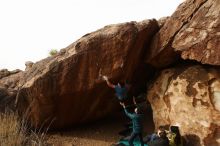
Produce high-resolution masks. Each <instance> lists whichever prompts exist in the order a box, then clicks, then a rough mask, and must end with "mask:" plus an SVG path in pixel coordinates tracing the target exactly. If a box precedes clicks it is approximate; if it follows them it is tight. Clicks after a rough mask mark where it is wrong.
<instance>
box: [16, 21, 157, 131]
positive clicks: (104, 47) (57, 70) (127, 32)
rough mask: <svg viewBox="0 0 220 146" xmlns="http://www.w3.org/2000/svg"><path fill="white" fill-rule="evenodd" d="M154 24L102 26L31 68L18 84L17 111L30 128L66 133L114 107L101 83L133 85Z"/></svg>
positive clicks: (105, 86) (109, 92)
mask: <svg viewBox="0 0 220 146" xmlns="http://www.w3.org/2000/svg"><path fill="white" fill-rule="evenodd" d="M158 29H159V27H158V24H157V22H156V20H146V21H142V22H139V23H136V22H130V23H123V24H117V25H110V26H106V27H104V28H102V29H100V30H97V31H96V32H93V33H90V34H86V35H85V36H83V37H82V38H81V39H79V40H78V41H76V42H75V43H73V44H71V45H70V46H68V47H67V48H65V49H62V51H60V52H59V53H58V54H57V55H55V56H52V57H49V58H46V59H44V60H42V61H40V62H37V63H35V64H33V65H32V67H31V68H29V69H28V70H26V71H25V73H24V75H23V80H22V81H21V82H20V88H21V89H20V91H19V94H18V107H19V110H20V112H21V113H25V112H26V110H28V113H29V114H28V115H29V116H28V118H29V120H30V122H31V124H32V125H33V126H34V127H40V126H41V125H42V124H44V125H48V124H49V123H50V122H51V121H52V125H51V128H64V127H68V126H74V125H76V124H81V123H84V122H89V121H92V120H95V119H98V118H101V117H104V116H106V115H108V114H109V113H112V111H114V110H116V109H117V108H118V103H117V102H118V101H117V100H116V99H115V98H114V94H113V91H112V90H111V89H109V88H108V87H107V85H106V83H105V82H104V81H103V80H102V79H101V75H107V76H108V77H109V78H110V80H111V81H118V80H119V79H128V80H132V77H133V73H134V71H135V70H136V68H137V65H138V64H139V63H140V61H141V60H143V57H144V56H143V55H144V49H143V48H144V46H145V47H146V45H148V44H149V42H150V40H151V38H152V36H153V35H154V34H155V33H156V31H158Z"/></svg>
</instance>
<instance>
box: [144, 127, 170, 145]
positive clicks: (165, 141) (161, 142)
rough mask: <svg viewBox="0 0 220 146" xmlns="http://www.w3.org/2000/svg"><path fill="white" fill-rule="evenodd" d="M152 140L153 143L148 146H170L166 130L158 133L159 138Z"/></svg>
mask: <svg viewBox="0 0 220 146" xmlns="http://www.w3.org/2000/svg"><path fill="white" fill-rule="evenodd" d="M152 138H153V139H152V141H150V142H148V143H147V144H148V146H169V140H168V138H167V134H166V131H165V130H162V131H158V134H157V136H155V137H152Z"/></svg>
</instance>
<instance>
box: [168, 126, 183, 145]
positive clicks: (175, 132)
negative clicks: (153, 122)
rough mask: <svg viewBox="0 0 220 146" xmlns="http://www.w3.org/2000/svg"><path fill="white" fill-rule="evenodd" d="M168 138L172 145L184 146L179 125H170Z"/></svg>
mask: <svg viewBox="0 0 220 146" xmlns="http://www.w3.org/2000/svg"><path fill="white" fill-rule="evenodd" d="M168 139H169V142H170V146H183V140H182V138H181V135H180V131H179V127H178V126H170V130H169V133H168Z"/></svg>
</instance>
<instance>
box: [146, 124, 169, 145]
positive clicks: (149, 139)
mask: <svg viewBox="0 0 220 146" xmlns="http://www.w3.org/2000/svg"><path fill="white" fill-rule="evenodd" d="M161 131H165V128H164V126H159V128H158V130H157V132H155V133H153V134H151V135H148V136H147V137H146V138H147V139H146V140H145V141H146V142H150V141H154V140H155V139H156V138H158V137H159V133H160V132H161Z"/></svg>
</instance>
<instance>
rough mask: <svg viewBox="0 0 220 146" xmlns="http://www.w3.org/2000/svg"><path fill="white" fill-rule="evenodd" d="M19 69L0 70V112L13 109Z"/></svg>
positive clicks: (20, 74) (20, 72)
mask: <svg viewBox="0 0 220 146" xmlns="http://www.w3.org/2000/svg"><path fill="white" fill-rule="evenodd" d="M22 73H23V72H22V71H21V70H14V71H8V70H7V69H3V70H0V112H4V111H5V110H14V105H15V99H16V95H17V91H18V84H19V80H20V77H21V76H22Z"/></svg>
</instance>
